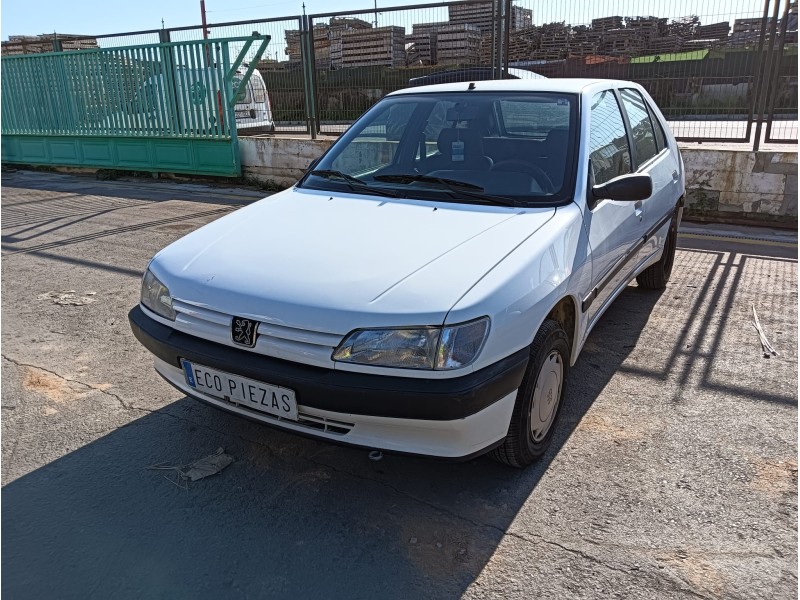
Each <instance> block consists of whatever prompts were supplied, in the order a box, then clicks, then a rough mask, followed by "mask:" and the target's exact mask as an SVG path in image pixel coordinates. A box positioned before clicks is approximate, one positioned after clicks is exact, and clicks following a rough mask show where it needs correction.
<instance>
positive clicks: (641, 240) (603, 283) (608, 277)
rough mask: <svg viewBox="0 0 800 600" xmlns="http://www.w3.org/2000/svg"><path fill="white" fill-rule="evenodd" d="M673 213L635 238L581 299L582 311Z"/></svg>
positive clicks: (670, 218)
mask: <svg viewBox="0 0 800 600" xmlns="http://www.w3.org/2000/svg"><path fill="white" fill-rule="evenodd" d="M673 214H674V213H668V214H666V215H664V216H663V217H661V219H659V221H658V223H656V224H655V225H653V226H652V227H651V228H650V229H648V230H647V233H645V234H644V235H643V236H642V237H641V238H639V239H638V240H636V243H635V244H634V245H633V246H632V247H631V249H630V251H629V252H628V255H627V256H626V257H625V258H624V259H622V260H621V261H619V262H618V263H617V265H616V266H615V267H614V268H613V269H611V271H609V273H608V274H607V275H606V276H605V277H604V278H603V281H601V282H600V283H599V284H597V286H595V288H594V289H593V290H592V291H591V292H589V294H588V295H587V296H586V297H585V298H584V299H583V301H582V302H581V311H582V312H586V311H587V310H588V309H589V307H590V306H591V305H592V302H594V300H595V298H597V296H598V295H599V294H600V292H601V291H603V288H605V287H606V286H607V285H608V283H609V282H610V281H611V280H612V279H613V278H614V275H616V274H617V273H619V272H620V271H621V270H622V269H623V267H624V266H625V265H626V264H628V262H629V261H630V260H631V259H632V258H633V257H634V256H636V253H637V252H639V250H641V248H642V246H644V245H645V244H646V243H647V241H648V240H649V239H650V238H651V237H653V236H654V235H655V234H656V233H657V232H658V230H659V229H661V228H662V227H663V226H664V225H665V224H667V223H668V222H669V221H671V220H672V216H673Z"/></svg>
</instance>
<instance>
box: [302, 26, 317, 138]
mask: <svg viewBox="0 0 800 600" xmlns="http://www.w3.org/2000/svg"><path fill="white" fill-rule="evenodd" d="M308 22H309V19H308V17H307V16H306V15H303V16H302V17H300V62H301V63H302V71H303V90H304V91H305V99H306V102H305V105H306V106H305V109H306V115H305V116H306V131H307V132H308V134H309V135H310V136H311V139H312V140H315V139H317V127H316V123H315V116H314V114H315V111H314V86H313V80H312V76H311V72H312V70H313V68H314V67H313V65H312V64H311V60H312V59H313V57H312V55H311V52H310V51H309V48H308V46H309V43H308V39H309V36H310V35H311V33H310V32H309V29H308Z"/></svg>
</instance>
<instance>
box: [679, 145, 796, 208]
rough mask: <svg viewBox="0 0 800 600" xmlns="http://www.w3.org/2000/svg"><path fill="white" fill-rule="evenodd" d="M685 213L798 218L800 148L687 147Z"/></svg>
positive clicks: (684, 160)
mask: <svg viewBox="0 0 800 600" xmlns="http://www.w3.org/2000/svg"><path fill="white" fill-rule="evenodd" d="M681 154H682V155H683V162H684V165H685V166H686V189H687V194H686V206H687V211H686V212H687V214H688V215H694V216H699V217H705V218H708V219H709V220H721V219H726V218H736V217H739V218H741V217H746V218H748V219H751V220H753V221H765V222H767V221H772V222H787V223H791V222H797V151H794V152H752V151H744V150H701V149H694V148H692V149H683V150H682V151H681Z"/></svg>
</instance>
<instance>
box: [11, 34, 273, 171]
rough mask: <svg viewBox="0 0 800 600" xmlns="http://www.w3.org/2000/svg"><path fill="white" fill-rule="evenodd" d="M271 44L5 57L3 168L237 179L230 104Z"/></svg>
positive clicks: (256, 39)
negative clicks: (42, 167) (65, 167)
mask: <svg viewBox="0 0 800 600" xmlns="http://www.w3.org/2000/svg"><path fill="white" fill-rule="evenodd" d="M269 40H270V38H269V36H262V35H257V34H254V35H253V36H250V37H246V38H243V37H239V38H227V39H217V40H213V41H211V40H209V41H205V40H199V41H189V42H163V43H159V44H148V45H141V46H127V47H116V48H108V49H97V50H85V51H77V52H53V53H48V54H35V55H20V56H8V57H3V58H2V70H0V87H1V89H0V93H2V99H3V102H2V144H3V148H2V152H3V161H4V162H12V163H26V164H52V165H78V166H88V167H109V168H120V169H136V170H149V171H171V172H179V173H202V174H212V175H238V174H240V172H241V163H240V159H239V151H238V142H237V136H236V120H235V112H234V105H235V103H236V98H237V96H238V95H239V93H240V90H243V89H245V88H244V87H243V86H246V85H247V81H248V79H249V78H250V75H251V74H252V72H253V69H254V68H255V65H256V64H258V61H259V60H260V58H261V56H262V54H263V53H264V50H265V49H266V46H267V44H268V43H269ZM245 59H247V60H249V63H248V66H247V67H246V68H245V67H244V66H243V65H244V61H245Z"/></svg>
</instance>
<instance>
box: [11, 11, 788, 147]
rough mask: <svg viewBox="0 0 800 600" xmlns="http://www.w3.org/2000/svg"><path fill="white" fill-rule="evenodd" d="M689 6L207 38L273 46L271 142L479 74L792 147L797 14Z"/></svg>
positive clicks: (279, 25) (194, 34)
mask: <svg viewBox="0 0 800 600" xmlns="http://www.w3.org/2000/svg"><path fill="white" fill-rule="evenodd" d="M688 6H689V5H688V3H686V2H681V1H676V2H673V3H657V6H654V5H653V3H651V2H648V1H647V0H633V1H628V0H626V1H624V2H623V1H622V0H605V1H603V2H591V3H583V2H580V3H553V2H549V1H548V0H514V1H512V0H458V1H455V2H438V3H430V4H418V5H410V6H394V7H380V8H377V9H376V7H375V6H372V7H368V8H365V9H364V10H356V11H344V12H341V11H340V12H328V13H319V14H312V15H294V16H287V17H278V18H268V19H250V20H246V21H235V22H227V23H216V24H209V25H207V26H206V29H205V35H207V36H208V38H210V39H214V38H222V37H226V38H229V37H232V36H242V37H244V36H250V35H252V34H253V33H254V32H255V33H258V34H260V35H269V36H270V37H271V38H272V43H271V44H270V47H269V51H268V53H267V55H265V56H264V57H263V58H262V59H261V60H260V61H259V62H258V64H257V65H256V67H257V68H258V70H259V71H260V73H261V75H262V77H263V79H264V81H265V82H266V86H267V89H268V92H269V97H270V100H271V105H272V113H273V119H274V122H275V126H276V130H277V131H278V132H306V133H308V134H310V135H311V136H316V135H318V134H337V133H341V132H342V131H344V130H345V129H346V128H347V127H348V126H349V124H350V123H352V121H353V120H355V119H356V118H357V117H358V116H359V115H360V114H361V113H362V112H363V111H365V110H367V109H368V108H369V107H370V106H372V105H373V104H374V103H375V102H377V101H378V100H379V99H380V98H381V97H383V96H384V95H386V94H387V93H390V92H392V91H394V90H396V89H401V88H403V87H406V86H408V85H409V81H410V80H412V79H414V78H418V77H425V76H427V75H431V74H435V73H440V72H442V71H449V70H462V69H468V68H485V69H487V70H490V72H491V73H492V74H493V76H494V77H497V78H501V77H508V76H525V75H524V72H525V71H533V72H536V73H538V74H540V75H544V76H546V77H555V78H558V77H589V78H614V79H625V80H633V81H637V82H639V83H640V84H642V85H643V86H644V87H645V88H646V89H647V90H648V91H649V92H650V94H651V95H652V96H653V97H654V98H655V100H656V102H657V103H658V105H659V106H660V108H661V109H662V111H663V112H664V114H665V116H666V117H667V119H668V120H669V121H670V125H671V127H672V129H673V131H674V133H675V134H676V136H677V137H678V138H679V139H681V140H685V141H699V142H703V141H726V142H740V143H742V142H745V143H752V144H753V145H754V147H756V148H757V147H758V146H759V145H760V144H761V143H763V142H765V141H766V142H772V143H794V142H796V141H797V101H798V93H797V89H798V82H797V1H796V0H713V1H712V2H710V3H703V4H698V5H691V7H690V10H691V13H690V14H684V13H685V12H688V11H687V10H686V9H687V7H688ZM654 11H655V13H656V14H653V12H654ZM203 35H204V31H203V27H202V26H200V25H198V26H191V27H179V28H171V29H161V30H149V31H139V32H130V33H124V34H110V35H102V36H95V37H94V38H92V39H93V40H94V41H95V43H96V44H97V45H99V46H101V47H103V48H113V47H117V46H126V45H131V44H134V43H136V44H144V43H153V42H154V41H159V40H161V41H165V40H169V41H173V42H174V41H186V40H200V39H201V38H203ZM76 43H77V42H76ZM82 43H84V44H85V43H91V40H89V42H86V40H84V41H83V42H82ZM65 50H68V49H67V48H65ZM520 73H522V75H520ZM97 93H98V94H104V93H106V92H105V91H103V92H100V91H98V92H97ZM5 108H6V107H5V106H4V107H3V116H4V117H5V115H6V110H5Z"/></svg>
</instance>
